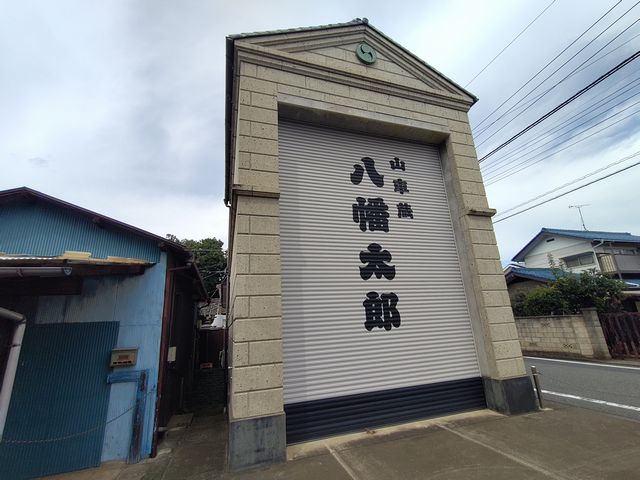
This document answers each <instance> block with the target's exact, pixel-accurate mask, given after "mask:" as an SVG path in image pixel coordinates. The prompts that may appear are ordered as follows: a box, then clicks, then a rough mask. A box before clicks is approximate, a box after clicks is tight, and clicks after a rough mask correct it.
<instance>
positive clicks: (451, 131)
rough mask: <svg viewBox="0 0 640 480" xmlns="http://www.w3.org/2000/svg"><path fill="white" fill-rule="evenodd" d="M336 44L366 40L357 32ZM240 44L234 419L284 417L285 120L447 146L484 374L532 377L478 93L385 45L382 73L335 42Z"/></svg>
mask: <svg viewBox="0 0 640 480" xmlns="http://www.w3.org/2000/svg"><path fill="white" fill-rule="evenodd" d="M275 40H277V39H274V41H275ZM331 41H332V42H335V43H336V44H340V42H343V43H344V44H348V42H349V41H351V42H353V44H354V45H355V44H356V43H357V42H356V41H354V40H353V39H351V37H350V35H348V34H345V38H344V39H340V38H335V37H334V38H332V39H331ZM301 44H304V42H301ZM291 48H293V47H291ZM300 48H302V47H300ZM235 49H236V59H235V69H234V70H235V77H234V79H233V84H234V87H235V88H234V91H233V98H234V101H233V102H232V104H233V114H232V125H231V128H232V132H233V134H232V138H231V152H232V157H233V158H232V162H231V165H232V171H231V185H232V202H231V207H232V209H231V231H232V235H231V238H232V241H231V246H230V265H231V270H230V297H229V312H228V318H229V323H230V331H229V338H230V353H229V357H230V358H229V360H230V366H231V381H230V419H231V420H232V421H233V420H237V419H244V418H251V417H259V416H268V415H274V414H281V413H282V412H283V400H282V399H283V368H282V333H281V332H282V318H281V289H280V280H281V279H280V274H281V272H280V243H279V241H280V236H279V208H278V195H279V178H278V118H279V115H281V116H284V117H287V118H291V119H300V120H305V121H316V122H319V123H324V124H328V125H332V126H342V127H348V128H350V129H359V130H363V131H368V132H371V133H381V134H387V135H390V136H395V137H399V138H408V139H412V140H421V141H424V142H429V143H437V144H439V145H440V146H441V152H442V155H441V156H442V161H443V167H444V171H445V176H446V179H447V188H448V194H449V199H450V203H451V204H452V206H451V209H452V217H453V221H454V226H455V230H456V236H457V242H458V248H459V251H460V258H461V261H462V263H463V265H462V266H463V274H464V280H465V288H466V291H467V296H468V299H469V303H470V310H471V314H472V322H473V329H474V335H475V337H476V344H477V347H478V352H479V357H480V358H479V360H480V366H481V370H482V374H483V376H485V377H490V378H492V379H495V380H504V379H509V378H514V377H521V376H523V375H525V368H524V363H523V360H522V352H521V350H520V343H519V341H518V333H517V330H516V326H515V323H514V319H513V315H512V312H511V307H510V301H509V295H508V293H507V288H506V284H505V279H504V276H503V273H502V267H501V264H500V254H499V252H498V248H497V246H496V239H495V235H494V232H493V225H492V222H491V218H490V217H491V215H492V214H493V211H492V210H491V209H490V208H489V206H488V204H487V198H486V195H485V190H484V186H483V182H482V176H481V174H480V169H479V165H478V160H477V156H476V150H475V146H474V143H473V138H472V136H471V129H470V126H469V120H468V117H467V113H466V110H468V108H469V107H470V105H471V100H470V99H469V97H465V96H463V95H462V94H455V93H452V92H443V89H442V86H441V85H439V84H438V82H437V81H435V80H434V81H432V84H430V85H429V84H427V83H425V82H424V81H420V80H418V78H417V77H416V76H415V75H414V73H412V72H411V71H410V66H409V67H402V68H401V67H399V66H398V63H397V59H396V58H391V55H385V53H384V49H382V48H380V50H381V51H382V52H383V53H381V54H380V59H379V61H378V62H377V63H376V67H375V69H372V68H369V67H366V66H364V65H360V64H358V63H357V62H356V63H354V61H353V60H354V58H353V57H354V56H353V51H351V52H349V49H346V48H342V47H336V46H331V45H330V46H326V47H324V49H320V50H319V51H318V52H315V53H308V52H301V53H296V52H295V51H292V52H278V53H277V54H275V53H274V52H273V49H267V48H264V47H262V46H259V45H256V44H253V43H251V42H250V41H244V40H236V42H235ZM294 50H295V49H294ZM347 58H349V59H350V60H348V61H347V60H346V59H347ZM414 68H415V69H416V70H417V68H418V67H417V66H414ZM422 68H424V67H422ZM407 69H408V70H407ZM367 77H368V78H374V79H375V80H377V81H378V82H379V83H378V84H377V85H374V84H372V83H369V82H368V81H367V80H366V78H367ZM412 77H413V80H412ZM422 78H424V75H422Z"/></svg>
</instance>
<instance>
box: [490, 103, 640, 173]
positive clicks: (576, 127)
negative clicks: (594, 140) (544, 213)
mask: <svg viewBox="0 0 640 480" xmlns="http://www.w3.org/2000/svg"><path fill="white" fill-rule="evenodd" d="M638 93H640V92H638ZM638 93H635V94H633V95H632V96H631V97H629V98H625V99H624V100H622V101H621V102H618V103H617V104H616V105H614V106H613V107H611V110H612V109H613V108H614V107H616V106H618V105H620V104H623V103H625V102H627V101H629V100H630V99H631V98H633V97H635V96H636V95H638ZM638 104H640V101H637V102H635V103H632V104H631V105H628V106H627V107H625V108H623V109H622V110H619V111H618V112H616V113H614V114H612V115H609V116H608V117H605V118H603V119H602V120H600V121H599V122H597V123H594V124H593V125H591V126H589V127H587V128H585V129H584V130H582V131H580V132H578V133H577V134H576V135H575V136H579V135H581V134H583V133H585V132H588V131H589V130H591V129H592V128H595V127H597V126H598V125H601V124H603V123H604V122H606V121H607V120H611V119H612V118H614V117H616V116H618V115H620V114H622V113H624V112H626V111H627V110H629V109H630V108H632V107H635V106H636V105H638ZM602 113H603V112H601V113H598V115H596V116H595V117H593V118H590V119H588V120H585V121H584V122H582V123H580V124H579V125H577V126H575V127H573V128H572V129H570V130H567V131H566V132H564V133H562V134H560V135H558V136H557V137H554V138H552V139H551V140H548V141H546V142H545V143H543V144H541V145H538V146H537V147H536V148H534V149H533V150H530V151H529V152H527V153H526V154H523V155H522V156H524V155H529V154H531V153H533V152H535V151H536V150H538V149H540V148H542V147H544V146H545V145H548V144H549V143H552V142H554V141H556V140H558V139H559V138H561V137H564V136H565V135H568V134H570V133H572V132H574V131H576V130H577V129H578V128H580V127H582V126H584V125H586V124H588V123H589V122H591V121H593V120H594V119H595V118H596V117H598V116H599V115H601V114H602ZM632 115H635V113H633V114H632ZM632 115H628V116H626V117H624V118H622V119H621V120H625V119H627V118H629V116H632ZM571 123H573V122H571ZM617 123H619V122H614V123H612V124H611V125H608V126H607V127H606V128H609V127H611V126H613V125H617ZM569 125H570V124H569ZM569 125H564V126H563V127H562V128H564V127H566V126H569ZM600 131H602V130H599V131H598V132H600ZM587 138H590V136H587V137H585V138H584V139H580V140H578V141H576V142H574V143H572V144H571V145H570V146H573V145H575V144H576V143H579V142H582V141H584V140H586V139H587ZM568 140H570V139H565V140H562V141H561V142H559V143H557V144H555V145H552V146H551V147H549V148H547V149H545V150H543V151H541V152H538V153H536V154H535V155H533V156H532V157H529V158H525V159H522V156H519V157H518V158H512V159H511V160H509V161H507V162H506V163H502V164H501V165H498V166H497V168H494V169H493V170H491V169H490V168H491V167H495V166H496V164H495V163H492V164H490V165H489V169H487V170H486V171H483V174H488V175H489V176H492V178H496V177H499V176H500V175H502V174H504V173H506V172H507V171H510V170H512V168H514V167H511V168H508V169H507V170H505V171H503V172H500V170H503V169H504V168H505V167H508V166H509V165H511V164H513V163H514V162H516V161H518V160H523V161H521V162H520V163H519V164H517V165H515V167H517V166H519V165H523V164H525V163H527V162H529V161H530V160H533V159H534V158H536V157H538V156H540V155H544V154H545V153H546V152H549V151H551V150H553V149H554V148H556V147H559V146H560V145H563V144H564V143H566V142H567V141H568ZM563 150H564V149H563ZM558 151H561V150H558ZM554 153H557V152H554ZM506 158H508V157H504V159H506ZM546 158H548V157H546Z"/></svg>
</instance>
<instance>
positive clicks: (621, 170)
mask: <svg viewBox="0 0 640 480" xmlns="http://www.w3.org/2000/svg"><path fill="white" fill-rule="evenodd" d="M636 153H640V152H636ZM638 165H640V162H636V163H633V164H631V165H629V166H627V167H624V168H621V169H620V170H616V171H615V172H612V173H610V174H608V175H605V176H603V177H600V178H596V179H595V180H592V181H591V182H588V183H585V184H584V185H580V186H579V187H576V188H573V189H571V190H568V191H566V192H564V193H561V194H559V195H556V196H555V197H552V198H550V199H548V200H545V201H543V202H540V203H536V204H535V205H532V206H530V207H527V208H525V209H522V210H520V211H518V212H516V213H513V214H511V215H509V216H507V217H503V218H500V219H498V220H495V221H494V222H493V223H494V224H495V223H500V222H502V221H503V220H507V219H509V218H513V217H515V216H516V215H520V214H521V213H524V212H528V211H529V210H532V209H534V208H536V207H539V206H540V205H544V204H545V203H549V202H551V201H553V200H556V199H558V198H560V197H564V196H565V195H568V194H570V193H573V192H575V191H577V190H580V189H582V188H585V187H588V186H589V185H593V184H594V183H598V182H601V181H602V180H605V179H607V178H610V177H613V176H614V175H617V174H619V173H622V172H624V171H626V170H629V169H630V168H633V167H637V166H638Z"/></svg>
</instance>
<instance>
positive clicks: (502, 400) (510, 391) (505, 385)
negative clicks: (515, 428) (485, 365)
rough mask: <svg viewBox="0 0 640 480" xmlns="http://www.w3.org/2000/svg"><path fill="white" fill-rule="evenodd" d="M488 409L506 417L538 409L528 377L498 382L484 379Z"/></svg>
mask: <svg viewBox="0 0 640 480" xmlns="http://www.w3.org/2000/svg"><path fill="white" fill-rule="evenodd" d="M482 381H483V383H484V392H485V396H486V398H487V407H489V408H490V409H491V410H495V411H496V412H500V413H503V414H505V415H518V414H521V413H528V412H533V411H535V410H537V409H538V404H537V402H536V397H535V394H534V392H533V385H532V383H531V379H530V378H529V377H528V376H524V377H516V378H509V379H506V380H496V379H494V378H489V377H483V378H482Z"/></svg>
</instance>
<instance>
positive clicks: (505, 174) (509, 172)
mask: <svg viewBox="0 0 640 480" xmlns="http://www.w3.org/2000/svg"><path fill="white" fill-rule="evenodd" d="M637 114H638V112H632V113H630V114H629V115H626V116H624V117H622V118H621V119H620V120H617V121H615V122H613V123H612V124H611V125H607V126H606V127H603V128H601V129H600V130H597V131H595V132H593V133H591V134H589V135H587V136H586V137H584V138H581V139H580V140H576V141H575V142H573V143H570V144H569V145H567V146H566V147H564V148H561V149H559V150H556V151H555V152H553V153H551V154H549V155H547V156H546V157H542V158H541V159H539V160H536V161H535V162H533V163H530V164H529V165H525V166H523V167H522V168H520V169H519V170H516V171H515V172H514V171H513V169H514V168H518V167H519V166H520V165H523V164H524V163H526V162H527V161H528V160H531V159H528V160H526V161H525V162H521V163H519V164H518V165H514V166H513V167H511V168H510V169H508V170H507V171H505V172H502V173H500V174H498V175H496V176H494V177H492V178H491V179H489V181H488V183H487V186H489V185H493V184H494V183H497V182H500V181H502V180H504V179H505V178H508V177H510V176H512V175H515V174H516V173H518V172H521V171H522V170H526V169H527V168H529V167H531V166H533V165H535V164H537V163H540V162H541V161H543V160H546V159H547V158H549V157H552V156H554V155H555V154H557V153H559V152H562V151H564V150H566V149H568V148H571V147H573V146H574V145H576V144H578V143H580V142H584V141H585V140H588V139H589V138H591V137H593V136H594V135H597V134H598V133H600V132H603V131H604V130H606V129H608V128H611V127H613V126H614V125H617V124H618V123H620V122H623V121H625V120H626V119H628V118H630V117H633V116H636V115H637ZM610 118H611V117H610ZM600 123H602V122H599V123H598V124H596V125H594V126H597V125H599V124H600ZM591 128H593V127H589V129H591ZM589 129H587V130H589ZM587 130H585V132H586V131H587ZM581 133H584V132H581ZM533 158H535V157H533ZM498 177H500V178H498ZM496 178H497V180H496Z"/></svg>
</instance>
